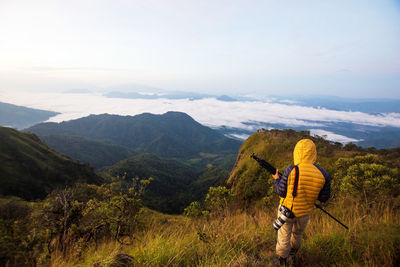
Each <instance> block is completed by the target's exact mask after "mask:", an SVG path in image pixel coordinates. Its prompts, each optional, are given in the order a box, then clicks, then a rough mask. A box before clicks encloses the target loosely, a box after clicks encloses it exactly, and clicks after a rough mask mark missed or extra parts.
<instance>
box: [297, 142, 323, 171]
mask: <svg viewBox="0 0 400 267" xmlns="http://www.w3.org/2000/svg"><path fill="white" fill-rule="evenodd" d="M293 160H294V165H298V164H300V163H311V164H313V163H315V161H316V160H317V149H316V148H315V144H314V142H313V141H311V140H310V139H302V140H300V141H299V142H297V144H296V146H295V148H294V151H293Z"/></svg>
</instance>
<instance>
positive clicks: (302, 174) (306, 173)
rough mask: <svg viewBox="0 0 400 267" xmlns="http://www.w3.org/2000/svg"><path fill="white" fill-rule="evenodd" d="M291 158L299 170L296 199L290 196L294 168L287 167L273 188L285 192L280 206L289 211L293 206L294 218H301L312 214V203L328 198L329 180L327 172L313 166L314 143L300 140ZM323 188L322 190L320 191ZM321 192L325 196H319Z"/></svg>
mask: <svg viewBox="0 0 400 267" xmlns="http://www.w3.org/2000/svg"><path fill="white" fill-rule="evenodd" d="M293 158H294V164H295V165H297V166H298V169H299V182H298V188H297V195H296V197H295V198H294V199H293V196H292V192H293V185H294V181H295V172H296V169H295V168H294V166H289V167H288V168H287V169H286V171H285V173H284V174H283V177H281V178H280V179H279V180H281V181H275V188H277V186H278V189H277V191H278V190H279V187H280V188H281V189H282V188H283V189H284V191H286V192H284V194H283V193H281V194H280V195H281V201H280V203H281V205H283V206H285V207H287V208H289V209H291V208H292V205H293V208H292V212H293V213H294V215H295V216H296V217H301V216H305V215H308V214H311V213H312V211H313V210H314V208H315V206H314V203H315V201H316V200H317V199H320V200H321V201H326V200H327V199H328V198H329V195H330V180H329V176H328V174H327V172H326V171H325V170H324V169H323V168H321V167H319V166H318V165H316V164H314V163H315V161H316V159H317V150H316V148H315V144H314V142H313V141H311V140H310V139H303V140H300V141H299V142H298V143H297V144H296V147H295V148H294V151H293ZM285 175H286V177H285ZM277 182H278V185H277ZM285 182H286V183H285ZM326 183H327V184H326ZM285 184H286V185H285ZM324 185H325V187H324ZM323 188H324V190H322V189H323ZM323 192H325V193H324V194H325V196H321V194H320V193H323ZM278 194H279V192H278ZM326 195H327V196H326ZM285 196H286V197H285Z"/></svg>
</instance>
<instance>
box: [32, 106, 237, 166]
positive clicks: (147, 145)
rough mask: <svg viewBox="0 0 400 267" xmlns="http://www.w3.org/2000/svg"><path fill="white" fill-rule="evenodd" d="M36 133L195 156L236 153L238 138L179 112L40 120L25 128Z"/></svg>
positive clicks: (171, 155)
mask: <svg viewBox="0 0 400 267" xmlns="http://www.w3.org/2000/svg"><path fill="white" fill-rule="evenodd" d="M26 131H30V132H33V133H35V134H37V135H38V136H39V137H45V136H47V135H75V136H80V137H84V138H89V139H94V140H100V141H109V142H113V143H115V144H118V145H121V146H124V147H127V148H129V149H132V150H134V151H135V152H137V153H152V154H155V155H158V156H161V157H168V158H186V159H192V158H194V159H195V158H198V157H199V154H200V153H213V154H216V156H218V155H226V154H236V152H237V150H238V148H239V146H240V145H241V142H240V141H237V140H234V139H231V138H227V137H225V136H224V135H222V134H221V133H219V132H218V131H215V130H213V129H211V128H208V127H205V126H203V125H201V124H200V123H198V122H196V121H195V120H193V119H192V118H191V117H190V116H188V115H187V114H185V113H180V112H167V113H165V114H163V115H154V114H149V113H144V114H140V115H136V116H118V115H109V114H103V115H91V116H88V117H85V118H81V119H77V120H72V121H67V122H62V123H41V124H38V125H35V126H33V127H30V128H28V129H26Z"/></svg>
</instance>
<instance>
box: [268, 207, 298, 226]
mask: <svg viewBox="0 0 400 267" xmlns="http://www.w3.org/2000/svg"><path fill="white" fill-rule="evenodd" d="M279 211H280V212H281V215H280V216H279V217H278V218H277V219H276V220H275V222H274V223H273V224H272V227H274V229H275V230H277V231H278V230H279V228H281V227H282V225H283V224H284V223H285V222H286V220H287V219H288V218H294V214H293V212H291V211H290V209H288V208H286V207H285V206H280V207H279Z"/></svg>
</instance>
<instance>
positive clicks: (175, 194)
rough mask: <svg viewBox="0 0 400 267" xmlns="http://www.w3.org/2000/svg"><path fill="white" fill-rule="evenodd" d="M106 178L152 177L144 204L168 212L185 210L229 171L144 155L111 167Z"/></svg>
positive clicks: (106, 171) (217, 183) (105, 174)
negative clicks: (194, 166)
mask: <svg viewBox="0 0 400 267" xmlns="http://www.w3.org/2000/svg"><path fill="white" fill-rule="evenodd" d="M102 175H103V176H105V177H109V178H111V177H116V176H127V177H138V178H139V179H147V178H150V177H151V178H152V181H151V182H150V184H149V186H148V187H147V189H146V192H145V194H144V198H143V204H144V205H145V206H147V207H149V208H151V209H154V210H158V211H161V212H164V213H175V214H176V213H181V212H182V211H183V208H185V207H186V206H187V205H189V203H190V202H191V201H195V200H198V199H199V198H200V197H202V196H203V195H205V193H206V192H207V190H208V188H209V187H210V186H215V185H220V184H222V183H223V182H224V181H225V180H226V178H227V177H228V171H226V170H224V169H221V168H219V167H213V168H209V169H197V168H193V166H191V165H188V164H186V163H183V162H180V161H177V160H173V159H161V158H159V157H157V156H155V155H152V154H141V155H138V156H135V157H133V158H129V159H126V160H123V161H121V162H119V163H118V164H115V165H114V166H112V167H110V168H107V169H106V170H104V171H103V172H102Z"/></svg>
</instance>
